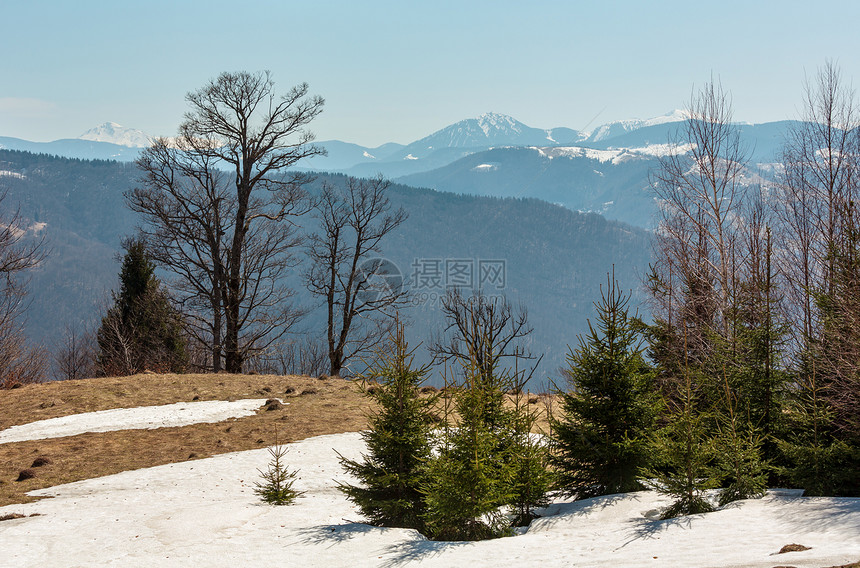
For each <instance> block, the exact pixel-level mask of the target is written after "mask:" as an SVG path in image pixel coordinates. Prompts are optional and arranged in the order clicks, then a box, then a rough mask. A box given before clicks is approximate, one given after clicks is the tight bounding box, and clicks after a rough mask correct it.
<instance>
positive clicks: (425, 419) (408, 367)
mask: <svg viewBox="0 0 860 568" xmlns="http://www.w3.org/2000/svg"><path fill="white" fill-rule="evenodd" d="M427 371H428V369H427V368H426V367H425V368H414V367H413V352H411V351H410V350H409V346H408V344H407V343H406V339H405V338H404V332H403V325H402V324H401V323H400V322H397V323H396V325H395V330H394V333H393V335H392V336H391V337H390V338H389V341H388V345H387V350H386V351H380V352H379V353H378V355H377V360H376V361H375V363H374V364H372V365H371V366H370V368H369V369H368V371H366V372H365V373H364V375H363V376H362V377H361V378H362V379H363V380H364V393H365V394H366V395H367V396H369V397H370V398H372V399H373V400H374V401H375V402H376V403H377V405H378V410H377V411H376V412H375V413H374V414H373V415H372V416H370V429H369V430H367V431H365V432H363V433H362V437H363V438H364V441H365V443H366V444H367V451H368V453H367V454H366V455H364V456H363V459H362V460H361V461H357V460H349V459H345V458H341V465H342V466H343V468H344V469H345V470H346V471H347V472H349V473H350V474H352V475H354V476H355V477H357V478H358V480H359V481H360V484H359V485H348V484H344V485H341V486H340V490H341V491H343V492H344V493H345V494H346V496H347V498H348V499H349V500H350V501H352V502H353V503H355V504H356V505H358V507H359V509H360V510H361V512H362V514H364V516H365V517H367V519H368V520H369V521H370V522H371V523H372V524H374V525H378V526H384V527H403V528H413V529H417V530H419V531H422V532H423V531H424V530H425V526H424V514H425V508H424V498H423V495H422V494H421V492H420V490H419V488H420V486H421V484H422V481H423V479H424V478H423V473H424V468H425V465H426V462H427V460H428V459H429V457H430V435H431V432H430V430H431V425H432V421H431V419H430V416H431V411H430V409H431V407H432V405H433V402H434V400H433V397H427V396H424V395H421V393H420V392H419V389H420V387H421V384H422V383H423V382H424V380H425V376H426V374H427Z"/></svg>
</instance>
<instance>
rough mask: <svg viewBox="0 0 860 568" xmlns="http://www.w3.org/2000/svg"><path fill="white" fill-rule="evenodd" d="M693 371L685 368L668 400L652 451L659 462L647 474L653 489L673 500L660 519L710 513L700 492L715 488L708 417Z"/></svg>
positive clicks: (715, 476) (709, 508)
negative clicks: (667, 407)
mask: <svg viewBox="0 0 860 568" xmlns="http://www.w3.org/2000/svg"><path fill="white" fill-rule="evenodd" d="M693 373H694V371H693V370H691V369H690V368H689V367H685V369H684V373H683V375H682V376H681V377H680V378H679V381H678V383H677V384H676V392H675V393H674V394H673V396H672V397H671V398H670V401H669V413H668V416H667V417H666V419H667V424H666V425H665V426H664V427H663V429H661V430H660V431H659V432H658V434H657V436H656V438H655V445H654V450H655V452H656V453H657V454H658V455H659V456H660V457H661V459H662V461H663V463H661V464H659V467H657V468H655V469H654V470H652V471H651V472H649V476H650V477H653V478H655V479H656V484H655V488H656V489H657V490H658V491H659V492H660V493H663V494H665V495H669V496H671V497H674V498H675V501H674V502H673V503H672V504H671V505H670V506H669V507H668V508H667V509H666V510H665V511H663V513H662V515H661V518H663V519H671V518H674V517H679V516H683V515H694V514H697V513H707V512H710V511H713V510H714V508H713V506H712V505H711V504H710V503H709V502H708V501H707V499H706V498H705V496H704V492H705V491H706V490H707V489H713V488H714V487H716V486H717V485H718V477H717V475H716V472H715V471H714V466H713V460H714V444H713V438H712V436H711V433H710V432H709V429H708V420H709V419H710V415H709V413H707V412H704V411H700V410H699V409H698V408H699V404H698V393H697V385H701V384H702V383H703V381H702V380H701V379H699V380H694V378H693Z"/></svg>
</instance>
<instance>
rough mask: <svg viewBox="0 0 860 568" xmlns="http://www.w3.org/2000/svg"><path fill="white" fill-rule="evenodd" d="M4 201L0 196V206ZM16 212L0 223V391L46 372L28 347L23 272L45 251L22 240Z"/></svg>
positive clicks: (35, 350)
mask: <svg viewBox="0 0 860 568" xmlns="http://www.w3.org/2000/svg"><path fill="white" fill-rule="evenodd" d="M5 198H6V194H5V193H0V205H2V202H3V200H4V199H5ZM21 225H22V219H21V217H20V215H19V214H18V213H17V212H16V213H14V214H13V215H12V216H11V217H10V218H7V219H3V220H0V389H2V388H11V387H14V386H16V385H22V384H27V383H34V382H39V381H41V380H43V379H44V377H45V372H46V370H47V369H46V365H45V357H44V353H43V352H42V350H41V349H39V348H34V347H32V346H30V345H28V344H27V338H26V336H25V334H24V322H23V314H24V311H25V310H26V307H27V303H26V295H27V282H28V280H27V278H25V277H24V275H25V274H26V272H27V271H28V270H30V269H32V268H34V267H36V266H38V265H39V263H40V262H42V261H43V260H44V258H45V255H46V252H45V247H44V241H43V240H35V241H34V240H30V239H27V238H25V235H26V227H21Z"/></svg>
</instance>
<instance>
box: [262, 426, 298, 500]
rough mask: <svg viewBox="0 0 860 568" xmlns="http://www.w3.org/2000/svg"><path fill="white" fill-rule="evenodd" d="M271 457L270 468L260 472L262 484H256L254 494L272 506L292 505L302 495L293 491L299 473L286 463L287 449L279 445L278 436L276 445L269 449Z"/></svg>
mask: <svg viewBox="0 0 860 568" xmlns="http://www.w3.org/2000/svg"><path fill="white" fill-rule="evenodd" d="M269 455H270V456H271V458H272V459H271V461H269V468H268V469H267V470H266V471H260V477H261V478H262V482H258V483H256V484H255V487H254V493H256V494H257V495H259V496H260V498H261V499H262V500H263V501H265V502H266V503H269V504H271V505H290V504H291V503H293V501H295V500H296V497H298V496H299V495H301V494H302V493H301V492H300V491H296V490H295V489H293V483H295V481H296V476H297V475H298V471H294V470H293V471H291V470H290V469H288V468H287V465H286V463H284V456H286V455H287V447H286V446H283V445H281V444H280V443H278V437H277V435H276V436H275V445H274V446H272V447H271V448H269Z"/></svg>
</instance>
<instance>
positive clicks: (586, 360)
mask: <svg viewBox="0 0 860 568" xmlns="http://www.w3.org/2000/svg"><path fill="white" fill-rule="evenodd" d="M601 296H602V299H601V301H600V302H599V303H595V308H596V310H597V321H596V322H595V324H592V322H591V321H589V322H588V326H589V333H588V334H587V336H585V337H583V336H580V337H579V347H578V348H577V349H576V350H575V351H574V350H571V352H570V354H569V355H568V363H569V367H568V369H567V371H568V378H569V382H570V389H569V390H568V391H566V392H564V393H562V416H561V418H560V419H552V421H551V425H552V446H553V448H554V453H553V457H552V463H553V465H554V466H555V469H556V471H557V477H558V482H557V484H558V487H559V489H561V490H562V491H563V492H564V493H566V494H568V495H572V496H575V497H576V498H578V499H583V498H587V497H594V496H597V495H607V494H612V493H624V492H629V491H637V490H640V489H643V488H644V487H643V485H642V484H641V482H640V472H641V470H642V469H643V468H646V467H648V466H649V464H650V456H651V447H650V441H649V439H650V435H651V433H652V430H653V427H654V419H655V413H656V399H655V397H654V395H653V394H652V393H653V390H652V386H651V383H652V381H653V371H652V370H651V368H650V367H649V366H648V364H647V363H646V362H645V360H644V358H643V356H642V348H641V340H640V338H639V333H638V332H637V330H636V326H635V324H634V321H633V320H632V318H630V317H629V315H628V304H629V301H630V295H629V294H628V295H625V294H623V293H622V292H621V291H620V290H619V289H618V284H617V282H615V280H614V278H609V281H608V287H607V289H606V290H603V287H602V286H601Z"/></svg>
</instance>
